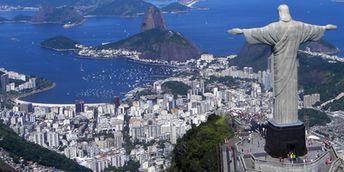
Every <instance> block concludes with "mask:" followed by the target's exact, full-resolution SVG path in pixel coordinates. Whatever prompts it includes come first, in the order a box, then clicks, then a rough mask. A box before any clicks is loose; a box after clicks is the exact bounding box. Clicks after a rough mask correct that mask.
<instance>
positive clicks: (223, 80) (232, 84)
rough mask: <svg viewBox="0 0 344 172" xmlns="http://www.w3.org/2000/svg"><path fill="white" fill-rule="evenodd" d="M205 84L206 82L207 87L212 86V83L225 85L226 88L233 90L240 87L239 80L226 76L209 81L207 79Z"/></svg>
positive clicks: (215, 77)
mask: <svg viewBox="0 0 344 172" xmlns="http://www.w3.org/2000/svg"><path fill="white" fill-rule="evenodd" d="M205 82H206V85H207V84H211V83H223V84H225V85H226V86H228V87H233V88H235V87H237V86H238V85H239V82H238V80H236V79H234V78H233V77H231V76H225V77H217V76H212V77H210V78H209V79H207V80H206V81H205Z"/></svg>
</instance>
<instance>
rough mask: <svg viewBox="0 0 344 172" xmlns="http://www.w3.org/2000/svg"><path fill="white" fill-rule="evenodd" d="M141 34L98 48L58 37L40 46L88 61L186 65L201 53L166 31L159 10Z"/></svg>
mask: <svg viewBox="0 0 344 172" xmlns="http://www.w3.org/2000/svg"><path fill="white" fill-rule="evenodd" d="M140 30H141V32H140V33H138V34H135V35H133V36H131V37H129V38H126V39H123V40H120V41H117V42H113V43H109V44H105V45H99V46H95V47H92V46H85V45H81V44H79V43H78V42H77V41H74V40H72V39H70V38H67V37H64V36H57V37H54V38H50V39H47V40H44V41H43V42H41V46H42V47H44V48H50V49H53V50H58V51H69V50H73V51H74V52H75V53H76V54H77V55H79V56H84V57H91V58H113V57H121V56H122V57H123V56H124V57H129V58H132V59H135V60H153V61H155V60H156V61H186V60H190V59H195V58H198V57H199V55H200V50H199V49H198V48H197V47H196V46H195V45H194V44H193V43H191V42H190V41H189V40H188V39H186V38H185V37H184V36H183V35H182V34H181V33H179V32H176V31H172V30H168V29H167V28H166V25H165V22H164V19H163V17H162V15H161V12H160V10H159V9H158V8H156V7H154V6H151V7H150V8H149V9H148V10H147V11H146V13H145V15H144V19H143V22H142V25H141V28H140Z"/></svg>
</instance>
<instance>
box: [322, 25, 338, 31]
mask: <svg viewBox="0 0 344 172" xmlns="http://www.w3.org/2000/svg"><path fill="white" fill-rule="evenodd" d="M324 27H325V29H326V30H334V29H337V26H336V25H333V24H328V25H326V26H324Z"/></svg>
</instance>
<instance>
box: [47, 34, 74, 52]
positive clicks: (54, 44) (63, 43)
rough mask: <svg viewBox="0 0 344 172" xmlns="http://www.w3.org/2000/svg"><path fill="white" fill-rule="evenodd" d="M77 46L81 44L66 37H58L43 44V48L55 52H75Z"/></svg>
mask: <svg viewBox="0 0 344 172" xmlns="http://www.w3.org/2000/svg"><path fill="white" fill-rule="evenodd" d="M76 44H79V43H78V42H77V41H74V40H72V39H70V38H67V37H65V36H56V37H53V38H49V39H47V40H44V41H42V42H41V46H42V47H44V48H49V49H54V50H75V49H77V48H76V47H75V45H76Z"/></svg>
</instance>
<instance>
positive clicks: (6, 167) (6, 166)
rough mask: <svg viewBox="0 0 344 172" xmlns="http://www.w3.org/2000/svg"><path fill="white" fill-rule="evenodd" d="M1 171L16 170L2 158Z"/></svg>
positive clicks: (0, 162)
mask: <svg viewBox="0 0 344 172" xmlns="http://www.w3.org/2000/svg"><path fill="white" fill-rule="evenodd" d="M0 171H1V172H15V171H16V170H15V169H13V168H12V167H11V166H9V165H8V164H6V163H5V162H4V161H2V160H1V159H0Z"/></svg>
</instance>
